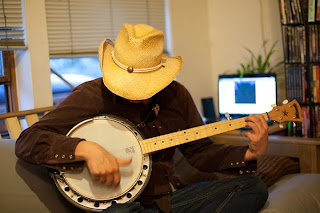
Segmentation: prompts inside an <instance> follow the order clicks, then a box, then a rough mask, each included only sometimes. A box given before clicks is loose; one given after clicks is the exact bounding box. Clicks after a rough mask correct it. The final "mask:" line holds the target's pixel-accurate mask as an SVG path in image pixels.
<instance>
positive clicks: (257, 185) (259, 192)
mask: <svg viewBox="0 0 320 213" xmlns="http://www.w3.org/2000/svg"><path fill="white" fill-rule="evenodd" d="M250 179H251V180H250V185H251V187H250V188H251V189H252V191H253V193H255V194H256V199H257V200H259V201H260V202H261V203H262V204H264V203H265V202H266V201H267V199H268V197H269V192H268V189H267V187H266V185H265V184H264V182H263V181H262V180H261V179H260V178H258V177H256V176H250Z"/></svg>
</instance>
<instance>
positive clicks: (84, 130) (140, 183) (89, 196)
mask: <svg viewBox="0 0 320 213" xmlns="http://www.w3.org/2000/svg"><path fill="white" fill-rule="evenodd" d="M67 136H71V137H79V138H85V139H86V140H88V141H94V142H96V143H98V144H99V145H101V146H102V147H103V148H105V149H106V150H108V152H110V153H111V154H113V155H114V156H116V157H118V158H130V157H132V162H131V163H130V164H129V165H126V166H120V167H119V170H120V176H121V181H120V184H119V185H118V186H116V187H115V186H108V185H106V184H104V183H100V182H98V181H94V180H93V179H92V176H91V173H90V171H89V169H88V167H87V165H86V164H85V165H84V167H83V168H82V169H76V170H70V171H61V170H60V171H58V170H54V171H53V172H52V173H51V176H52V177H53V179H54V182H55V184H56V186H57V187H58V189H59V191H60V192H61V193H62V195H63V196H64V197H65V198H66V199H67V200H69V201H70V202H71V203H72V204H74V205H76V206H77V207H80V208H81V209H84V210H90V211H95V212H99V211H102V210H103V209H106V208H108V207H110V206H111V204H113V203H126V202H132V201H134V200H135V199H136V198H137V197H138V196H139V195H140V194H141V192H142V191H143V189H144V188H145V187H146V185H147V182H148V180H149V178H150V174H151V157H150V156H149V155H148V154H143V151H142V148H141V145H140V143H139V141H141V140H143V137H142V135H141V134H140V133H139V132H138V131H137V130H136V129H135V128H133V125H131V124H129V123H128V122H127V121H124V120H122V119H121V118H117V117H114V116H109V115H106V116H97V117H94V118H91V119H88V120H85V121H83V122H81V123H79V124H77V125H76V126H75V127H73V128H72V129H71V130H70V131H69V132H68V134H67Z"/></svg>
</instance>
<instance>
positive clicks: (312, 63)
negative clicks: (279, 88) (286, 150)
mask: <svg viewBox="0 0 320 213" xmlns="http://www.w3.org/2000/svg"><path fill="white" fill-rule="evenodd" d="M279 11H280V19H281V20H280V21H281V28H282V40H283V50H284V62H285V70H286V92H287V97H288V100H289V101H291V100H293V99H296V100H297V101H298V102H299V103H300V105H301V113H302V118H303V123H298V124H296V125H295V124H293V123H288V135H289V136H301V137H309V138H319V137H320V85H319V79H320V70H319V67H320V0H279Z"/></svg>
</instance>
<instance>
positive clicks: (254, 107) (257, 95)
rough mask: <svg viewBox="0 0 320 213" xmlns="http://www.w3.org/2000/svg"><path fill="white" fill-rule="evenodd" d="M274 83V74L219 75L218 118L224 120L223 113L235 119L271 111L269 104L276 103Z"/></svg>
mask: <svg viewBox="0 0 320 213" xmlns="http://www.w3.org/2000/svg"><path fill="white" fill-rule="evenodd" d="M276 85H277V84H276V75H275V74H248V75H244V76H243V77H240V76H239V75H220V76H219V83H218V89H219V106H218V110H219V118H220V120H226V117H225V113H228V114H229V115H230V116H231V117H232V119H237V118H241V117H244V116H247V115H249V114H262V113H265V112H269V111H271V110H272V107H271V105H272V104H276V103H277V86H276Z"/></svg>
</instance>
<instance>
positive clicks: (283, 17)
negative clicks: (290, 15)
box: [279, 0, 287, 24]
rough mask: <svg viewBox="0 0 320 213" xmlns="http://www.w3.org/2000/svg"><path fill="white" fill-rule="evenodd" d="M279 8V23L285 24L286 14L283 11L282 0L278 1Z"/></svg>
mask: <svg viewBox="0 0 320 213" xmlns="http://www.w3.org/2000/svg"><path fill="white" fill-rule="evenodd" d="M279 6H280V17H281V22H282V24H287V14H286V11H285V3H284V0H280V1H279Z"/></svg>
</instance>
